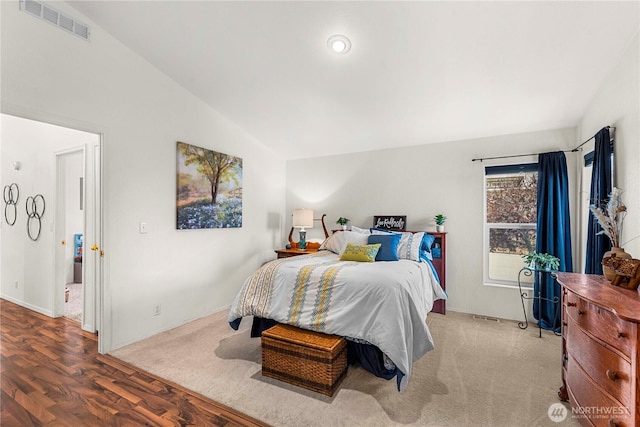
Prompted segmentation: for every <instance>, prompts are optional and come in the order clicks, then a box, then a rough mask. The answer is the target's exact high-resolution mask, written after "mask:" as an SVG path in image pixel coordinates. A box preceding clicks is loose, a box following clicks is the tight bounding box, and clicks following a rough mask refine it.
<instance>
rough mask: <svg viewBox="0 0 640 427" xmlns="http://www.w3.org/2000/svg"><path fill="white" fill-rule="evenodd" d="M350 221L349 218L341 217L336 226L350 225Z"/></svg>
mask: <svg viewBox="0 0 640 427" xmlns="http://www.w3.org/2000/svg"><path fill="white" fill-rule="evenodd" d="M349 221H351V220H350V219H349V218H345V217H342V216H341V217H340V218H338V220H337V221H336V224H339V225H342V226H345V225H347V223H348V222H349Z"/></svg>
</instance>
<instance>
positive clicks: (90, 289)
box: [0, 106, 108, 348]
mask: <svg viewBox="0 0 640 427" xmlns="http://www.w3.org/2000/svg"><path fill="white" fill-rule="evenodd" d="M3 107H4V106H3ZM34 116H37V117H34ZM0 121H1V124H2V126H0V131H1V133H2V144H1V145H0V153H1V155H2V158H3V159H9V160H7V161H10V162H12V163H10V164H12V165H13V167H11V168H2V169H1V170H0V172H1V175H2V181H3V183H7V184H8V183H15V187H16V199H17V198H18V197H19V200H18V204H19V205H20V206H21V208H22V209H17V215H18V221H16V223H15V226H11V224H7V225H6V226H5V227H1V228H0V234H1V235H2V239H0V246H1V250H2V256H1V257H0V264H1V268H0V271H1V273H0V290H1V292H2V296H3V298H5V299H8V300H10V301H12V302H15V303H16V304H19V305H22V306H24V307H27V308H29V309H31V310H34V311H37V312H39V313H41V314H44V315H47V316H51V317H59V316H64V315H65V289H66V285H67V284H68V283H71V282H74V281H77V280H76V279H75V278H74V273H75V271H74V270H77V268H76V265H75V264H76V263H75V255H76V254H75V253H74V249H75V245H74V239H75V234H82V243H83V245H82V259H81V265H80V271H79V276H78V278H79V281H81V283H82V291H83V292H82V298H81V299H82V302H81V309H80V311H81V312H82V315H81V317H82V318H81V327H82V329H84V330H86V331H90V332H97V331H99V330H100V328H101V325H102V324H106V323H104V322H103V321H102V316H103V315H104V310H103V301H104V299H103V298H102V290H103V288H102V283H103V270H102V268H103V267H102V263H103V258H102V239H103V237H102V236H103V228H102V224H103V219H102V217H103V212H102V191H101V189H102V188H101V173H102V168H101V158H102V140H103V138H104V136H103V134H102V133H98V132H96V131H95V130H96V129H100V126H98V125H96V126H93V127H94V129H87V124H86V123H80V122H74V120H72V119H64V120H62V123H61V119H60V118H59V117H53V116H50V115H42V114H38V113H34V112H30V113H26V112H24V111H22V110H20V109H15V113H14V114H12V112H11V111H5V112H2V113H1V114H0ZM52 123H58V124H52ZM78 129H86V131H83V130H78ZM68 163H76V167H75V168H76V169H77V165H80V169H81V171H80V172H79V173H78V172H69V171H68V170H67V166H68ZM72 170H75V169H72ZM80 178H83V179H82V184H81V180H80ZM18 188H19V190H20V196H18V195H17V189H18ZM40 196H42V197H40ZM29 197H31V198H38V200H39V201H40V200H42V202H43V206H42V208H41V209H42V212H40V215H41V217H40V218H38V220H31V217H29V218H27V216H28V215H29V212H28V211H27V212H26V213H25V203H26V202H27V201H28V200H29ZM45 200H46V210H45V209H44V201H45ZM80 203H82V209H81V208H80ZM67 206H70V207H67ZM70 209H74V210H75V213H74V212H71V211H70ZM74 215H80V216H81V217H82V221H83V223H82V224H80V225H79V226H73V227H71V226H69V225H68V224H67V222H68V220H69V222H71V221H70V218H71V217H72V216H74ZM20 223H22V226H20ZM25 224H27V225H29V224H31V226H33V227H35V229H37V230H40V231H41V233H37V237H35V238H34V237H32V236H30V235H29V233H28V230H25ZM72 228H73V231H71V229H72ZM67 229H69V231H67ZM78 230H80V231H79V232H78ZM91 249H94V250H91ZM105 336H108V331H101V334H100V336H99V337H98V344H99V348H104V345H103V344H104V342H103V341H104V338H105Z"/></svg>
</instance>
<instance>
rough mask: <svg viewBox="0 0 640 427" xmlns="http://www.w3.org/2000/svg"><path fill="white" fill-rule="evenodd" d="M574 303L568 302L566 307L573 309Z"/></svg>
mask: <svg viewBox="0 0 640 427" xmlns="http://www.w3.org/2000/svg"><path fill="white" fill-rule="evenodd" d="M575 306H576V303H575V302H568V303H567V307H575Z"/></svg>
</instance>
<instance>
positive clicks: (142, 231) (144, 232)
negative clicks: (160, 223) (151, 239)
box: [140, 222, 147, 234]
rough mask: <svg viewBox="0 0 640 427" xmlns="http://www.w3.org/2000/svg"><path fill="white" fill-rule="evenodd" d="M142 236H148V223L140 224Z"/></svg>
mask: <svg viewBox="0 0 640 427" xmlns="http://www.w3.org/2000/svg"><path fill="white" fill-rule="evenodd" d="M140 234H147V223H146V222H141V223H140Z"/></svg>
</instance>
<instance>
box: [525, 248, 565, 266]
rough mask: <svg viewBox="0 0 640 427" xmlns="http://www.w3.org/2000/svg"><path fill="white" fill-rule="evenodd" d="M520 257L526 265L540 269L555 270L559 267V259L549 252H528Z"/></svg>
mask: <svg viewBox="0 0 640 427" xmlns="http://www.w3.org/2000/svg"><path fill="white" fill-rule="evenodd" d="M522 259H523V260H524V263H525V264H526V265H527V266H529V267H531V268H538V269H540V270H557V269H558V268H559V267H560V259H559V258H557V257H555V256H553V255H549V254H539V253H537V252H529V253H528V254H526V255H522Z"/></svg>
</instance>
